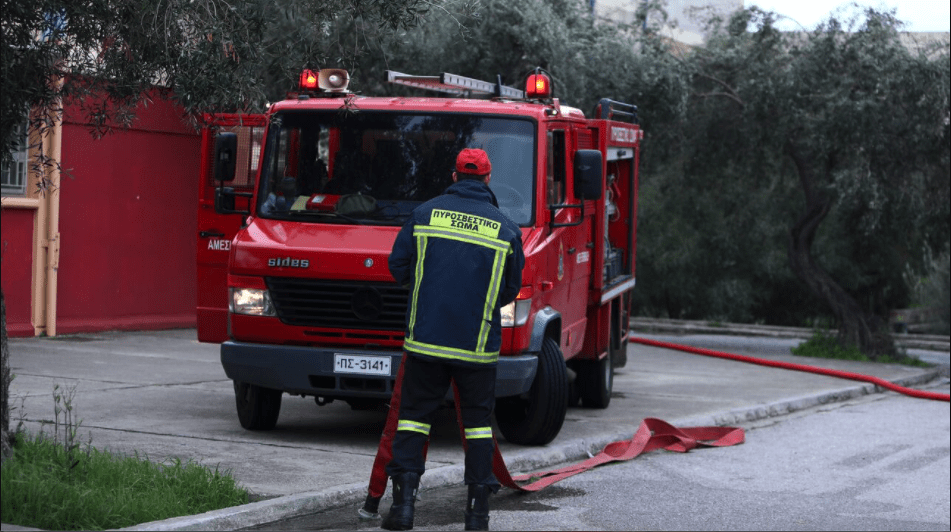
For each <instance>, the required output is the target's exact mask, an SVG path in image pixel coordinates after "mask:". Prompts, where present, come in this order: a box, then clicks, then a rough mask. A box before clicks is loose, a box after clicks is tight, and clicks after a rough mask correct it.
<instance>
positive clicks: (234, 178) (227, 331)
mask: <svg viewBox="0 0 951 532" xmlns="http://www.w3.org/2000/svg"><path fill="white" fill-rule="evenodd" d="M386 75H387V80H388V81H389V82H392V83H396V84H400V85H404V86H409V87H415V88H418V89H423V90H428V91H433V92H434V93H437V94H438V95H437V96H424V97H406V96H399V97H389V96H387V97H368V96H358V95H356V94H353V93H351V92H348V90H347V85H348V82H349V77H348V74H347V72H346V71H344V70H338V69H322V70H320V71H319V72H313V71H305V72H304V73H303V74H302V75H301V82H300V91H299V92H298V93H295V94H292V95H290V96H289V97H288V98H287V99H285V100H283V101H280V102H278V103H275V104H273V105H271V107H270V109H269V110H268V111H267V113H266V114H264V115H259V116H248V115H219V116H215V117H213V119H212V120H213V123H214V126H213V127H211V128H209V129H208V130H206V132H205V135H204V140H203V150H202V164H203V168H202V180H201V187H200V192H199V193H200V201H199V212H198V231H199V233H198V280H199V283H198V287H199V289H198V305H197V313H198V338H199V340H200V341H203V342H218V343H221V362H222V365H223V366H224V369H225V373H226V374H227V375H228V377H229V378H231V379H232V380H233V381H234V390H235V399H236V405H237V411H238V419H239V420H240V423H241V425H242V426H243V427H244V428H246V429H250V430H267V429H271V428H273V427H274V426H275V424H276V423H277V419H278V416H279V413H280V408H281V398H282V396H283V394H285V393H286V394H291V395H300V396H312V397H314V398H315V400H316V402H317V404H318V405H324V404H327V403H329V402H331V401H334V400H342V401H346V402H347V403H348V404H349V405H350V406H351V407H352V408H355V409H365V408H375V407H379V406H381V405H383V404H385V402H386V401H387V399H388V398H389V396H390V394H391V393H392V390H393V385H394V382H395V377H396V374H397V369H398V368H399V363H400V358H401V356H402V346H403V336H404V331H405V312H406V307H407V302H408V298H409V293H408V290H407V289H405V288H403V287H401V286H398V285H397V284H396V283H395V282H394V281H393V278H392V277H391V276H390V273H389V269H388V267H387V257H388V256H389V253H390V249H391V248H392V245H393V241H394V239H395V237H396V233H397V232H398V231H399V229H400V227H401V226H402V225H403V223H404V222H405V221H406V219H407V217H408V216H409V214H410V212H412V210H413V209H414V208H415V207H416V206H417V205H419V204H421V203H422V202H424V201H426V200H429V199H430V198H433V197H434V196H437V195H439V194H441V193H442V192H443V190H444V189H445V188H446V187H447V186H448V185H449V184H451V174H452V170H453V163H454V161H455V157H456V154H458V153H459V151H460V150H462V149H463V148H467V147H474V148H481V149H483V150H485V151H486V152H487V153H488V154H489V157H490V159H491V161H492V170H493V171H492V181H491V183H490V185H489V186H490V188H491V189H492V191H493V192H494V193H495V196H496V197H497V198H498V202H499V208H500V209H501V210H502V211H503V212H504V213H505V214H506V215H507V216H508V217H509V218H511V219H512V220H513V221H514V222H515V223H517V224H518V225H519V226H520V227H521V229H522V241H523V245H524V250H525V257H526V263H525V268H524V270H523V274H522V275H523V277H522V279H523V280H522V289H521V291H520V292H519V294H518V298H517V300H516V301H514V302H513V303H512V304H510V305H508V306H506V307H504V308H503V309H502V326H503V332H502V348H501V357H500V362H499V366H498V382H497V388H496V390H497V396H498V400H497V403H496V412H495V415H496V421H497V423H498V427H499V429H500V431H501V433H502V435H503V436H504V437H505V438H506V439H507V440H508V441H511V442H515V443H519V444H525V445H543V444H546V443H548V442H550V441H551V440H553V439H554V438H555V436H557V434H558V432H559V430H560V429H561V426H562V424H563V422H564V419H565V413H566V410H567V408H568V406H569V405H571V404H575V403H577V402H578V401H580V402H581V403H582V405H584V406H585V407H593V408H605V407H607V406H608V403H609V402H610V400H611V389H612V386H613V370H614V368H616V367H621V366H623V365H624V364H625V363H626V358H627V354H626V353H627V351H626V343H625V341H624V340H625V338H626V336H627V333H628V312H629V305H630V292H631V290H632V289H633V287H634V259H635V243H636V221H637V168H638V156H639V147H640V141H641V139H642V137H643V133H642V131H641V129H640V127H639V126H638V124H637V114H636V108H635V107H634V106H633V105H629V104H624V103H620V102H616V101H612V100H608V99H603V100H601V102H600V103H599V104H598V105H597V106H596V108H595V110H594V116H593V117H592V118H586V117H585V115H584V113H582V112H581V111H580V110H579V109H576V108H573V107H569V106H567V105H564V104H562V103H561V102H560V101H559V100H558V99H557V98H555V97H554V95H553V92H552V81H551V77H550V76H549V75H547V73H545V72H544V71H541V70H540V69H539V70H536V71H535V73H533V74H531V75H530V76H529V77H528V79H527V82H526V88H525V90H521V89H517V88H513V87H509V86H505V85H502V84H501V80H499V81H498V82H495V83H492V82H486V81H480V80H476V79H471V78H466V77H462V76H457V75H453V74H442V75H441V76H413V75H407V74H403V73H399V72H392V71H388V72H387V73H386Z"/></svg>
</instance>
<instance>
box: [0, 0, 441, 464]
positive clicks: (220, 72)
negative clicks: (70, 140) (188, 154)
mask: <svg viewBox="0 0 951 532" xmlns="http://www.w3.org/2000/svg"><path fill="white" fill-rule="evenodd" d="M442 4H443V2H442V1H440V0H387V1H381V0H283V1H281V2H273V1H267V0H246V1H240V2H228V1H226V0H84V1H72V0H0V13H2V17H3V18H2V19H0V38H2V41H0V155H2V157H3V158H4V160H9V157H10V152H11V149H12V148H14V147H15V146H16V145H17V143H18V141H19V140H20V139H19V138H17V135H18V128H19V127H20V126H21V125H22V124H23V123H24V121H26V120H27V117H28V114H29V123H30V129H31V130H32V131H38V132H41V133H42V132H44V131H45V130H46V129H47V128H49V127H50V126H51V125H52V124H53V123H54V121H55V120H56V119H57V118H58V117H59V115H60V113H61V112H62V109H63V106H64V105H66V104H69V103H76V104H78V105H79V107H80V108H81V109H82V110H83V112H84V114H85V115H86V116H85V119H86V120H87V121H88V123H89V124H90V125H91V129H92V133H93V134H95V135H104V134H106V133H108V132H109V131H110V130H111V129H112V128H114V127H116V126H123V125H128V124H130V123H131V122H132V121H133V120H134V116H133V114H132V109H134V108H135V106H136V104H137V103H138V102H139V101H140V99H141V98H142V97H143V95H144V94H146V92H145V89H148V88H151V87H152V86H154V85H156V84H158V85H162V86H165V87H167V88H168V89H169V90H168V91H166V92H165V93H164V94H168V95H170V96H171V97H173V98H176V99H177V100H178V101H179V102H180V103H181V104H182V105H183V106H184V108H185V110H186V112H187V113H188V114H189V115H190V116H191V117H192V118H195V119H199V118H200V117H201V116H202V113H205V112H213V111H236V110H242V111H261V110H263V108H264V106H265V104H266V102H267V101H269V100H273V99H275V98H279V97H282V96H283V94H284V92H285V91H287V90H288V89H290V88H292V87H293V86H294V82H295V81H296V79H297V74H296V73H298V72H300V71H301V69H302V68H305V67H311V68H313V67H317V68H319V67H320V66H324V65H326V64H327V63H334V64H339V63H341V62H346V61H348V60H353V58H354V57H356V56H358V55H359V53H360V51H361V50H363V49H364V48H365V47H366V46H367V44H368V43H371V42H376V41H378V40H379V39H380V38H382V36H383V35H385V34H387V33H389V32H393V31H404V30H406V29H408V28H410V27H412V26H414V25H416V24H417V23H418V22H419V21H420V20H421V18H422V17H423V16H425V15H426V13H427V12H428V11H429V10H430V9H432V8H434V7H435V8H440V7H441V6H442ZM151 94H154V92H151ZM90 95H94V96H95V97H89V96H90ZM42 137H43V135H39V138H42ZM32 138H37V136H34V137H32ZM39 157H40V159H41V160H40V161H39V163H37V164H38V167H39V168H43V167H49V166H50V165H58V162H56V161H49V160H46V159H44V158H43V156H42V155H40V156H39ZM42 177H43V176H34V175H31V176H29V178H30V179H31V180H33V181H34V182H33V183H31V186H39V188H40V190H41V191H42V190H45V188H46V187H47V186H49V183H48V181H46V180H45V179H43V178H42ZM37 178H40V179H37ZM4 311H5V306H4V303H3V300H2V294H0V316H2V320H0V329H2V333H3V334H2V352H3V356H2V359H3V360H2V367H3V389H2V395H3V397H2V399H3V401H2V402H3V405H2V410H3V420H2V427H0V429H2V430H0V440H2V442H3V444H4V456H5V451H6V443H7V439H8V434H7V432H8V429H9V426H8V421H9V420H8V405H7V399H8V385H9V363H8V356H7V355H8V345H7V340H6V315H5V312H4Z"/></svg>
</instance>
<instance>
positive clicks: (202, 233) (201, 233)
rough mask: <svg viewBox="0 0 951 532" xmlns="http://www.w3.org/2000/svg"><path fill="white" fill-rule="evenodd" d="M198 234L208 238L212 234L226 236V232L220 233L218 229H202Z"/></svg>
mask: <svg viewBox="0 0 951 532" xmlns="http://www.w3.org/2000/svg"><path fill="white" fill-rule="evenodd" d="M198 236H200V237H201V238H208V237H210V236H225V234H224V233H219V232H217V231H200V232H199V233H198Z"/></svg>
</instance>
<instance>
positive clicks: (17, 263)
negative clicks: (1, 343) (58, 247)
mask: <svg viewBox="0 0 951 532" xmlns="http://www.w3.org/2000/svg"><path fill="white" fill-rule="evenodd" d="M35 215H36V210H34V209H8V208H4V209H3V210H2V211H0V227H2V228H3V233H2V237H0V254H2V256H3V259H2V266H0V269H2V271H0V279H2V281H0V284H2V288H3V301H4V304H5V305H6V310H7V334H8V335H10V336H33V324H32V323H31V322H30V313H31V311H30V287H31V284H30V282H31V281H30V280H31V278H32V275H33V273H32V269H33V217H34V216H35Z"/></svg>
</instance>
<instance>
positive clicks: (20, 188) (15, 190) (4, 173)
mask: <svg viewBox="0 0 951 532" xmlns="http://www.w3.org/2000/svg"><path fill="white" fill-rule="evenodd" d="M15 134H16V136H17V146H16V149H14V150H13V153H12V154H11V155H12V158H11V160H10V161H9V162H7V161H3V164H2V166H0V185H2V187H0V188H2V194H3V195H4V196H25V195H26V173H27V171H26V170H27V157H29V150H28V149H27V146H28V145H29V143H28V142H27V124H26V123H25V122H24V123H23V124H21V125H20V127H18V128H17V131H16V133H15Z"/></svg>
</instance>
